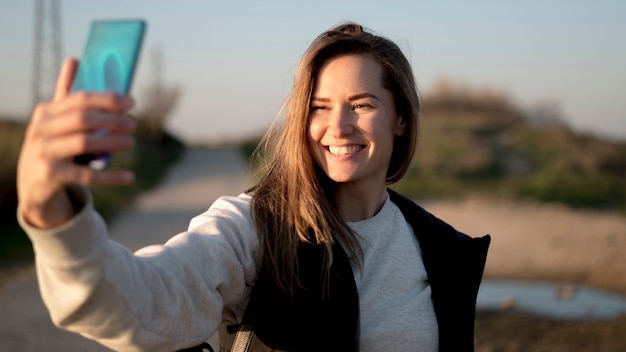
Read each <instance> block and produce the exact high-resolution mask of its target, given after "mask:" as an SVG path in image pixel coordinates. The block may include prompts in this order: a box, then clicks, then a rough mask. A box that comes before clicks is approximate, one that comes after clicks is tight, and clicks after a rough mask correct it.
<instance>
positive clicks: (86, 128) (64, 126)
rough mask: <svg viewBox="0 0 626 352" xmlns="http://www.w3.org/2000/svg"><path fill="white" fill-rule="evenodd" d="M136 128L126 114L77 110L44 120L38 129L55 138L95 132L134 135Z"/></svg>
mask: <svg viewBox="0 0 626 352" xmlns="http://www.w3.org/2000/svg"><path fill="white" fill-rule="evenodd" d="M46 113H47V112H46ZM136 126H137V123H136V121H135V119H134V118H132V117H131V116H128V115H126V114H124V113H112V112H109V111H105V110H76V111H71V112H67V113H66V114H64V115H61V116H56V115H50V116H49V117H46V118H42V119H40V121H39V126H38V127H39V129H40V130H41V133H42V135H48V136H53V135H68V134H72V133H81V132H86V133H91V132H92V131H94V130H107V131H111V132H114V133H133V132H134V131H135V128H136Z"/></svg>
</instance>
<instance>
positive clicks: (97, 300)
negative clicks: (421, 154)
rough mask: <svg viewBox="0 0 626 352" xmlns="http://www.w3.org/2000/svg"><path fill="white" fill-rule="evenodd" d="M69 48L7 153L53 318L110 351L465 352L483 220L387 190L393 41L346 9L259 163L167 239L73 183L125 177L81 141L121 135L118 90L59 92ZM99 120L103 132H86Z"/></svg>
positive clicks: (408, 128)
mask: <svg viewBox="0 0 626 352" xmlns="http://www.w3.org/2000/svg"><path fill="white" fill-rule="evenodd" d="M75 70H76V61H73V60H69V61H67V62H66V64H65V65H64V68H63V70H62V72H61V75H60V78H59V82H58V84H57V90H56V93H55V97H54V99H53V101H52V102H50V103H45V104H41V105H39V106H38V107H37V108H36V109H35V112H34V114H33V118H32V120H31V124H30V126H29V128H28V131H27V134H26V139H25V142H24V146H23V149H22V154H21V158H20V164H19V167H18V193H19V199H20V207H19V210H18V217H19V220H20V223H21V224H22V226H23V227H24V229H25V230H26V231H27V233H28V235H29V237H30V238H31V240H32V242H33V245H34V248H35V252H36V254H37V256H36V258H37V259H36V260H37V271H38V278H39V282H40V287H41V291H42V295H43V297H44V300H45V302H46V304H47V306H48V309H49V310H50V312H51V315H52V318H53V320H54V321H55V323H56V324H58V325H59V326H61V327H64V328H66V329H69V330H72V331H76V332H79V333H81V334H83V335H84V336H87V337H89V338H93V339H96V340H98V341H99V342H101V343H102V344H104V345H107V346H109V347H110V348H113V349H115V350H152V351H154V350H159V351H161V350H163V351H174V350H180V349H183V348H189V347H190V346H196V345H199V344H200V343H201V342H202V341H204V340H206V339H208V338H209V337H210V336H212V335H213V334H214V333H216V331H218V330H219V331H220V341H221V342H222V343H221V345H223V346H222V348H223V349H227V348H229V346H228V345H229V344H230V343H231V342H232V341H233V340H235V343H234V345H236V346H241V345H243V346H248V345H249V344H250V342H251V346H252V348H253V349H254V348H261V347H260V346H267V347H263V348H274V349H278V350H290V351H320V350H324V351H326V350H331V351H332V350H336V351H357V350H359V351H380V350H392V351H408V350H411V351H413V350H419V351H437V350H439V351H447V350H454V351H469V350H472V349H473V333H474V332H473V329H474V311H475V303H476V294H477V292H478V287H479V285H480V281H481V277H482V272H483V268H484V264H485V259H486V254H487V248H488V246H489V240H490V239H489V236H485V237H483V238H476V239H472V238H470V237H468V236H466V235H464V234H462V233H460V232H457V231H456V230H455V229H453V228H452V227H450V226H449V225H447V224H446V223H444V222H443V221H441V220H439V219H437V218H435V217H434V216H432V215H431V214H429V213H428V212H426V211H425V210H424V209H422V208H420V207H419V206H417V205H416V204H414V203H413V202H412V201H410V200H408V199H406V198H404V197H402V196H400V195H398V194H397V193H395V192H393V191H392V190H390V189H388V185H389V184H391V183H394V182H396V181H398V180H399V179H400V178H401V177H402V176H403V175H404V174H405V172H406V170H407V168H408V167H409V164H410V162H411V160H412V157H413V152H414V148H415V145H416V141H417V135H418V110H419V99H418V95H417V91H416V88H415V80H414V78H413V74H412V70H411V67H410V64H409V62H408V61H407V60H406V58H405V56H404V55H403V54H402V52H401V50H400V49H399V48H398V47H397V46H396V45H395V44H394V43H393V42H391V41H390V40H388V39H386V38H384V37H381V36H379V35H375V34H372V33H370V32H368V31H365V30H364V29H363V28H362V27H361V26H360V25H358V24H355V23H345V24H341V25H339V26H336V27H334V28H331V29H330V30H328V31H326V32H324V33H322V34H321V35H320V36H319V37H318V38H316V39H315V40H314V41H313V43H312V44H311V46H310V47H309V49H308V50H307V51H306V53H305V54H304V56H303V58H302V59H301V61H300V64H299V66H298V69H297V72H296V76H295V83H294V88H293V92H292V95H291V98H290V100H289V102H288V105H287V107H286V110H285V119H284V121H283V123H282V124H281V126H280V129H279V130H278V133H277V134H274V133H273V131H270V132H268V139H267V140H269V139H270V138H272V137H276V138H277V139H276V140H273V141H274V143H273V144H272V145H273V146H274V148H273V153H274V155H273V158H272V159H271V160H270V162H269V164H268V165H267V169H266V170H267V171H266V172H265V174H264V177H263V178H262V179H261V180H260V182H259V183H258V184H256V185H255V186H254V187H252V189H250V190H248V191H247V192H245V193H243V194H241V195H240V196H238V197H222V198H220V199H218V200H217V201H216V202H215V203H214V204H213V205H212V206H211V208H210V209H209V210H208V211H206V212H205V213H204V214H201V215H199V216H198V217H196V218H194V219H192V221H191V223H190V226H189V229H188V230H187V231H186V232H183V233H181V234H178V235H176V236H174V237H173V238H172V239H171V240H170V241H168V242H167V243H166V244H164V245H163V246H151V247H148V248H145V249H142V250H140V251H138V252H137V253H134V254H133V253H129V252H128V251H127V250H126V249H125V248H123V247H122V246H120V245H118V244H116V243H115V242H113V241H111V240H109V239H108V238H107V233H106V228H105V225H104V223H103V221H102V219H101V218H100V217H99V215H98V214H97V212H96V211H95V210H94V209H93V205H92V202H91V197H90V194H89V192H88V190H87V189H86V188H85V187H84V186H82V185H92V184H111V185H115V184H123V183H127V182H131V181H132V174H130V173H129V172H128V171H124V170H105V171H94V170H90V169H88V168H84V167H80V166H78V165H76V164H74V163H73V162H72V159H73V156H74V155H79V154H83V153H88V152H102V151H111V152H115V151H119V150H126V149H131V148H132V146H133V142H132V136H131V134H132V131H133V128H134V123H133V122H132V119H130V118H129V117H128V116H127V115H126V112H127V111H128V109H130V107H132V104H133V102H132V100H131V99H130V98H128V97H123V96H115V95H112V94H85V93H77V94H69V93H68V90H69V89H68V87H69V86H70V82H71V80H72V77H73V74H74V72H75ZM98 128H107V129H109V130H111V131H114V133H112V134H110V135H109V136H92V135H90V134H89V131H91V130H94V129H98Z"/></svg>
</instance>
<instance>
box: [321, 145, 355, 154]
mask: <svg viewBox="0 0 626 352" xmlns="http://www.w3.org/2000/svg"><path fill="white" fill-rule="evenodd" d="M359 150H361V146H360V145H346V146H341V147H335V146H332V145H331V146H328V151H329V152H330V153H331V154H334V155H346V154H352V153H356V152H358V151H359Z"/></svg>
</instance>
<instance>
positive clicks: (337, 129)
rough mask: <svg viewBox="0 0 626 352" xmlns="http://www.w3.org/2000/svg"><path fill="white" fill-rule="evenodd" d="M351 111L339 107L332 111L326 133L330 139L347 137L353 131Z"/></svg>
mask: <svg viewBox="0 0 626 352" xmlns="http://www.w3.org/2000/svg"><path fill="white" fill-rule="evenodd" d="M352 120H353V116H352V111H351V110H350V109H347V108H344V107H341V108H337V109H334V110H333V111H332V113H331V116H330V120H329V122H328V132H329V133H330V135H331V136H332V137H335V138H338V137H343V136H345V135H349V134H350V133H352V132H353V131H354V124H353V121H352Z"/></svg>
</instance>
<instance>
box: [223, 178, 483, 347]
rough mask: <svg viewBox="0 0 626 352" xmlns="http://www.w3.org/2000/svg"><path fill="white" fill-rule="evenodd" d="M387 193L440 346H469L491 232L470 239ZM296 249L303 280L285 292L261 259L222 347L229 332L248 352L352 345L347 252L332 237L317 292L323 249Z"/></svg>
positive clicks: (354, 332) (355, 323)
mask: <svg viewBox="0 0 626 352" xmlns="http://www.w3.org/2000/svg"><path fill="white" fill-rule="evenodd" d="M389 194H390V199H391V201H392V202H393V203H395V204H396V205H397V206H398V207H399V208H400V210H401V212H402V214H403V215H404V217H405V219H406V220H407V222H408V223H409V224H410V225H411V227H412V229H413V232H414V233H415V236H416V237H417V240H418V242H419V244H420V247H421V249H422V257H423V261H424V265H425V267H426V272H427V274H428V280H429V283H430V286H431V290H432V300H433V305H434V309H435V314H436V317H437V323H438V326H439V350H440V351H455V352H457V351H473V350H474V319H475V308H476V296H477V294H478V289H479V286H480V282H481V279H482V274H483V271H484V267H485V261H486V258H487V250H488V247H489V244H490V241H491V237H490V236H489V235H486V236H484V237H481V238H471V237H469V236H467V235H465V234H463V233H461V232H458V231H457V230H455V229H454V228H453V227H452V226H450V225H448V224H446V223H445V222H444V221H442V220H440V219H438V218H436V217H435V216H433V215H432V214H430V213H429V212H427V211H426V210H424V209H423V208H422V207H420V206H418V205H417V204H415V203H414V202H412V201H411V200H409V199H407V198H405V197H404V196H401V195H399V194H398V193H396V192H394V191H392V190H389ZM298 251H299V252H298V265H299V273H298V275H299V279H300V281H301V283H302V287H298V288H296V290H295V294H294V295H293V296H292V297H290V296H288V295H287V294H285V293H284V292H283V291H282V290H280V289H279V288H278V287H277V286H276V285H275V284H274V282H273V280H272V278H271V277H270V275H269V273H268V272H267V271H266V270H265V266H264V267H263V268H262V269H261V272H260V274H259V277H258V279H257V281H256V283H255V286H254V288H253V290H252V293H251V296H250V301H249V303H248V306H247V308H246V312H245V314H244V317H243V321H242V324H241V325H238V326H233V327H229V328H227V329H226V330H225V331H224V330H223V331H221V332H220V345H221V347H220V350H226V351H227V350H229V348H230V344H231V343H232V340H233V339H237V341H236V343H239V344H241V343H243V344H244V345H245V347H246V348H245V350H248V349H249V350H250V351H272V350H277V351H358V350H359V299H358V292H357V288H356V284H355V281H354V276H353V272H352V268H351V265H350V261H349V258H348V256H347V255H346V252H345V251H344V249H343V248H342V247H341V246H340V245H338V244H337V245H335V246H334V247H333V256H334V257H333V264H332V266H331V269H330V283H329V287H328V291H326V293H327V294H326V295H324V293H325V292H324V288H323V287H322V277H321V273H322V270H321V266H322V262H323V261H322V260H323V256H324V249H323V248H321V247H318V246H315V245H312V244H307V243H302V244H301V245H300V248H299V250H298ZM415 328H416V329H418V328H419V327H415ZM242 336H245V339H243V340H242ZM415 348H416V350H419V346H415Z"/></svg>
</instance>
